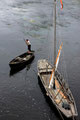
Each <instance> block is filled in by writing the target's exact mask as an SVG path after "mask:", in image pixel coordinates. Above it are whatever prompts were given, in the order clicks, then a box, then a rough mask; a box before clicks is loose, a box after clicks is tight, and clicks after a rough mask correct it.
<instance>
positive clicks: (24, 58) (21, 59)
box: [9, 51, 34, 69]
mask: <svg viewBox="0 0 80 120" xmlns="http://www.w3.org/2000/svg"><path fill="white" fill-rule="evenodd" d="M33 59H34V51H31V52H26V53H23V54H21V55H19V56H17V57H16V58H14V59H13V60H11V61H10V63H9V66H10V67H11V68H12V69H15V68H16V69H17V68H19V67H22V66H24V65H27V64H29V63H30V62H31V61H32V60H33Z"/></svg>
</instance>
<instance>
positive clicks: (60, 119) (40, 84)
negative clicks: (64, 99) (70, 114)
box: [38, 77, 77, 120]
mask: <svg viewBox="0 0 80 120" xmlns="http://www.w3.org/2000/svg"><path fill="white" fill-rule="evenodd" d="M38 84H39V86H40V88H41V91H42V93H43V95H44V98H45V100H46V102H47V103H48V105H49V107H50V108H51V111H52V112H53V113H54V114H55V116H56V117H57V118H58V119H59V120H73V118H66V117H65V116H64V115H63V114H62V113H60V114H61V115H60V114H59V111H58V110H57V108H56V106H55V105H54V104H53V103H52V101H51V99H50V98H49V97H48V96H47V95H46V91H45V89H44V87H43V84H42V82H41V80H40V78H39V77H38ZM74 120H77V118H75V119H74Z"/></svg>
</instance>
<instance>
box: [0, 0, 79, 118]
mask: <svg viewBox="0 0 80 120" xmlns="http://www.w3.org/2000/svg"><path fill="white" fill-rule="evenodd" d="M63 5H64V8H63V10H61V8H60V1H57V49H58V47H59V45H60V43H61V41H62V42H63V49H62V53H61V57H60V63H59V66H58V69H59V71H60V72H61V73H62V74H63V76H64V78H65V79H66V80H67V82H68V84H69V86H70V89H71V91H72V93H73V96H74V99H75V102H76V106H77V110H78V117H77V119H78V120H79V119H80V0H67V1H66V0H64V1H63ZM53 7H54V6H53V0H0V120H59V119H60V116H59V114H58V112H57V111H56V109H55V108H54V106H52V105H50V104H49V103H48V100H47V99H46V97H45V94H44V92H43V90H42V88H41V86H40V84H39V81H38V78H37V61H38V59H42V58H46V59H48V60H49V61H50V62H51V63H53V49H54V48H53V46H54V42H53V27H54V26H53V21H54V20H53V13H54V11H53ZM26 38H28V39H29V40H30V42H31V44H32V49H33V50H35V59H34V60H33V62H32V63H31V64H29V65H27V66H26V67H25V68H24V69H22V70H21V71H18V72H16V73H14V74H12V75H11V74H10V67H9V62H10V60H12V59H13V58H14V57H16V56H18V55H20V54H22V53H24V52H26V51H27V46H26V44H25V42H24V39H26Z"/></svg>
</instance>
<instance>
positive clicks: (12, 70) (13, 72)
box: [9, 64, 31, 76]
mask: <svg viewBox="0 0 80 120" xmlns="http://www.w3.org/2000/svg"><path fill="white" fill-rule="evenodd" d="M30 66H31V64H29V65H26V64H25V65H23V66H21V67H18V68H16V69H10V74H9V75H10V76H13V75H14V74H16V73H18V72H20V71H21V70H23V69H24V68H26V70H27V71H28V70H29V69H30Z"/></svg>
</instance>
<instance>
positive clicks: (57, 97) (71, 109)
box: [37, 59, 77, 118]
mask: <svg viewBox="0 0 80 120" xmlns="http://www.w3.org/2000/svg"><path fill="white" fill-rule="evenodd" d="M37 66H38V77H39V78H40V80H41V82H42V85H43V86H44V88H45V90H46V95H47V96H49V97H50V99H51V100H52V103H53V104H54V105H55V106H56V108H57V109H58V111H60V112H61V113H63V114H64V115H65V116H66V117H67V118H70V117H74V116H77V109H76V104H75V101H74V98H73V95H72V93H71V91H70V89H69V87H68V85H67V83H66V81H65V80H64V79H63V77H62V76H61V74H60V73H59V72H58V71H57V70H56V71H55V76H54V79H55V89H54V87H49V85H50V83H49V82H50V78H51V76H52V71H53V66H52V65H51V64H50V63H49V62H48V61H47V60H46V59H41V60H39V61H38V65H37Z"/></svg>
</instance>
